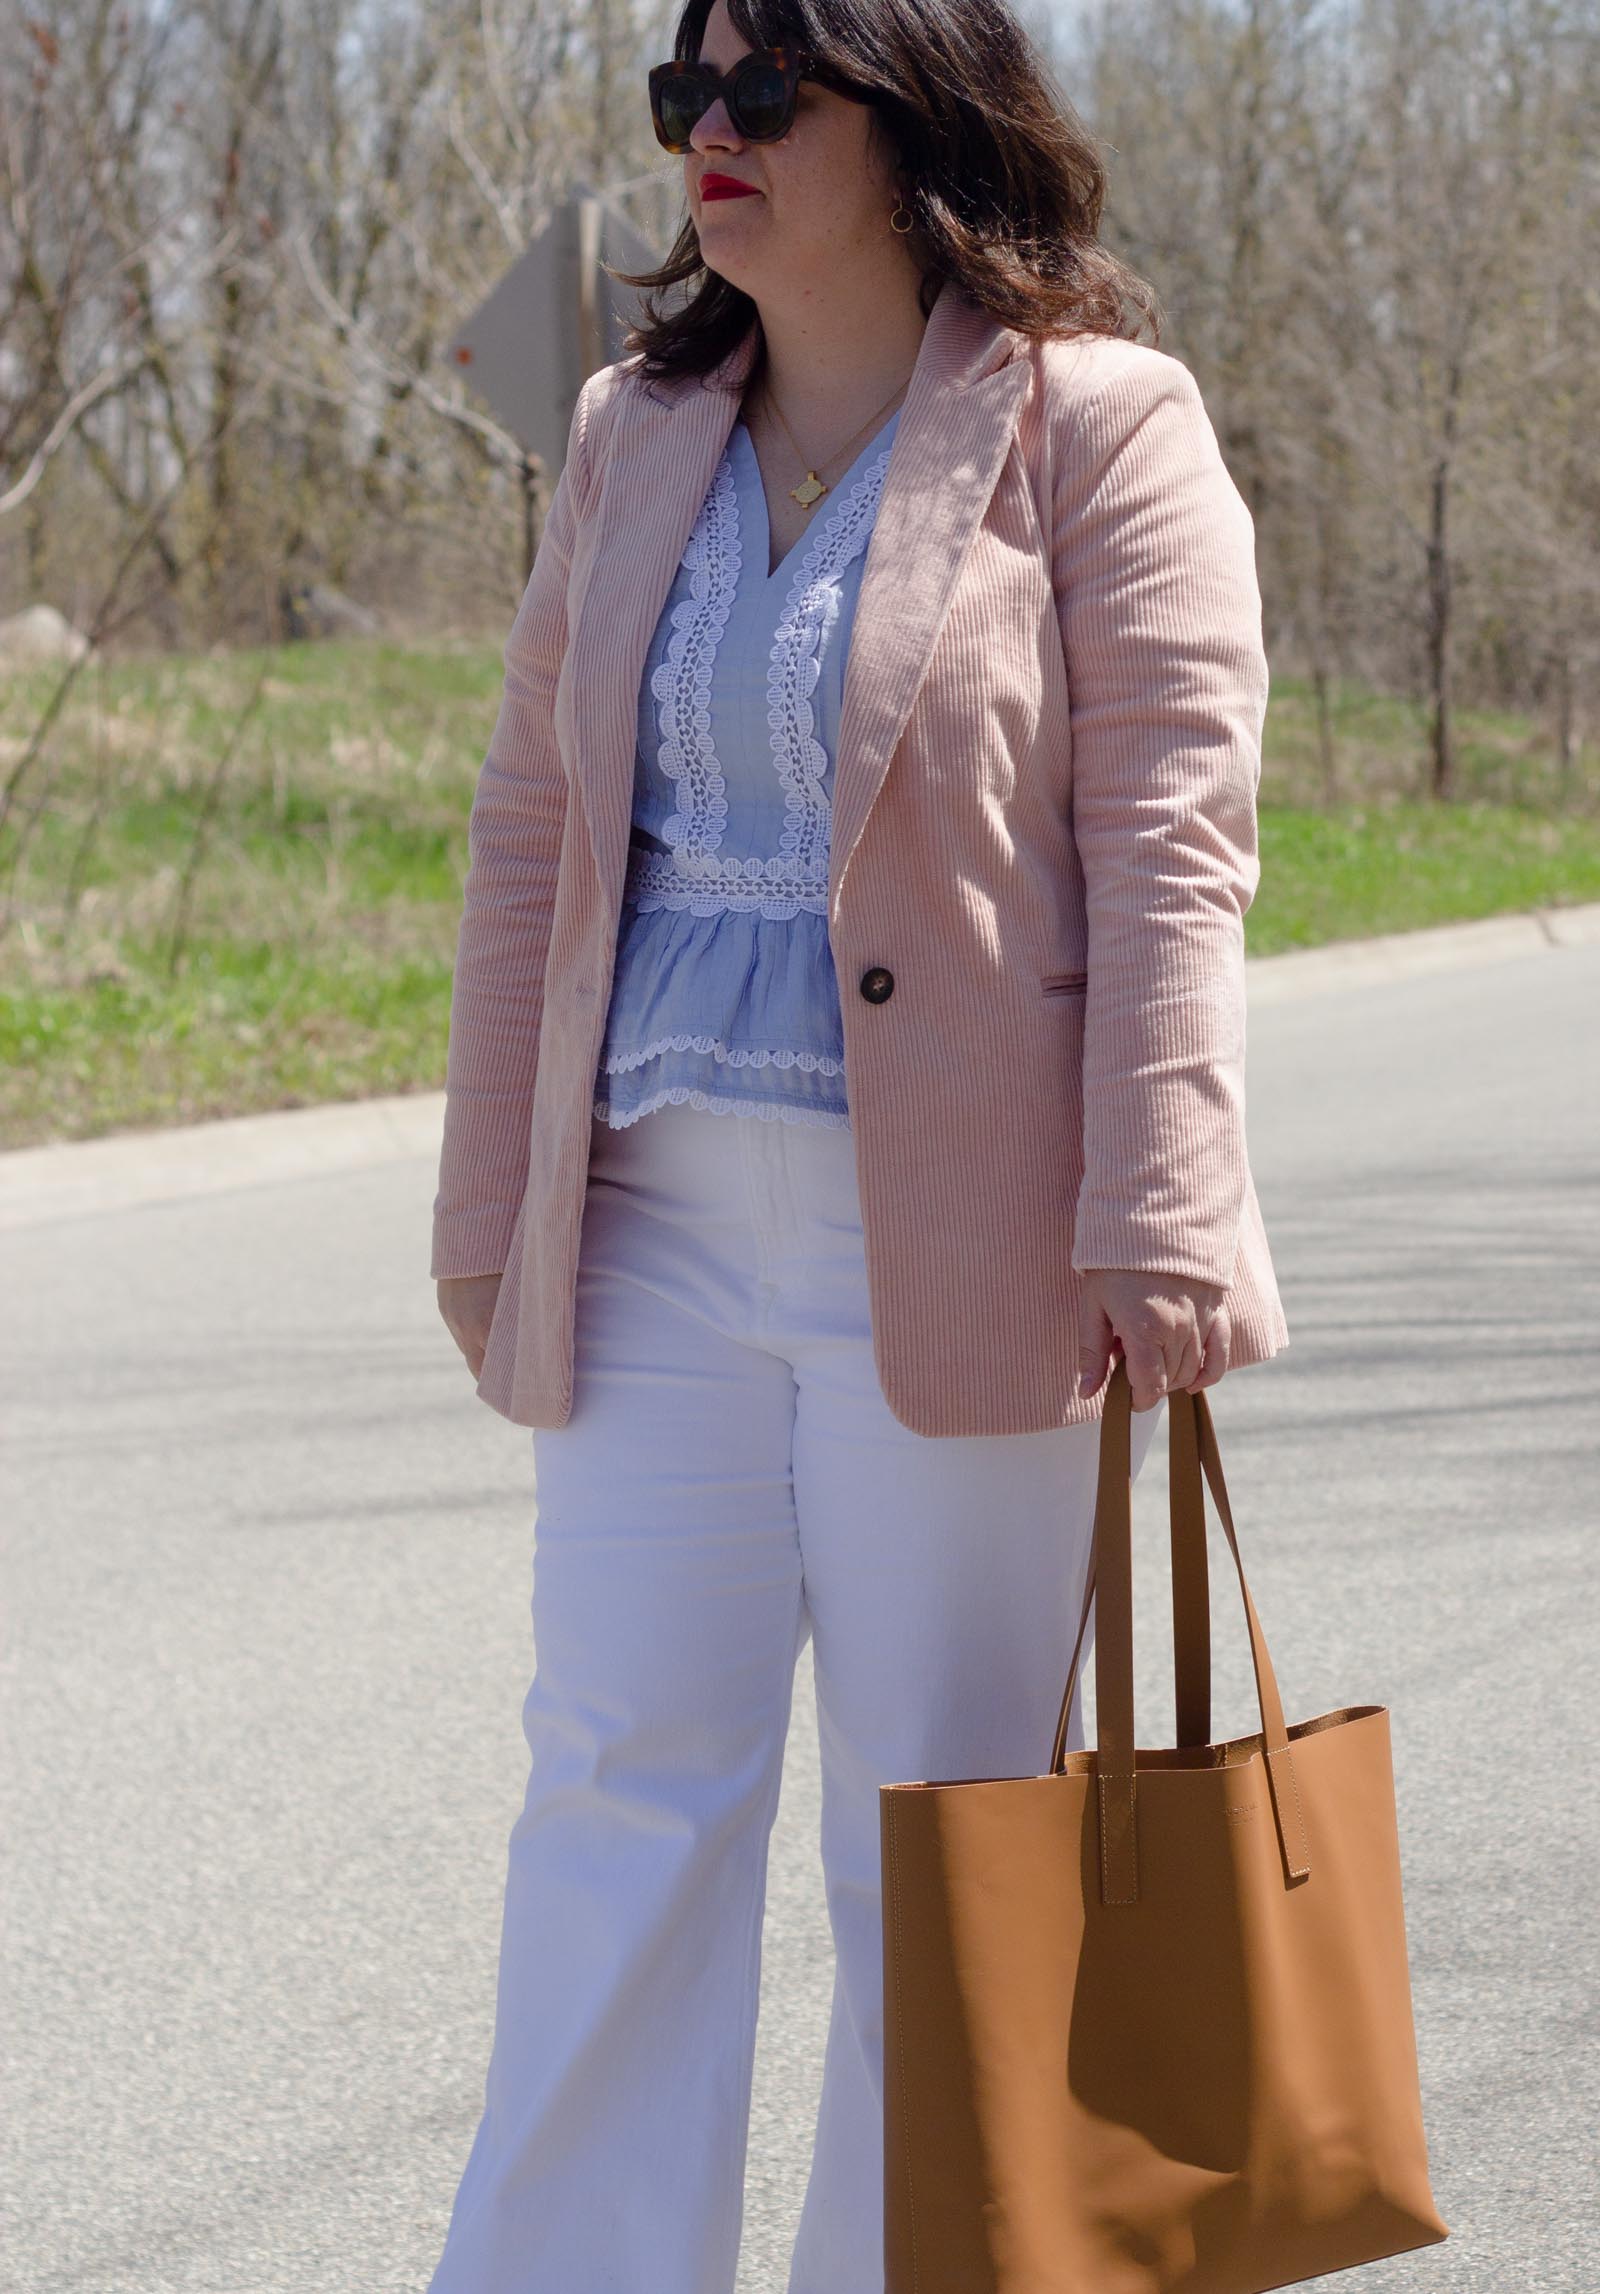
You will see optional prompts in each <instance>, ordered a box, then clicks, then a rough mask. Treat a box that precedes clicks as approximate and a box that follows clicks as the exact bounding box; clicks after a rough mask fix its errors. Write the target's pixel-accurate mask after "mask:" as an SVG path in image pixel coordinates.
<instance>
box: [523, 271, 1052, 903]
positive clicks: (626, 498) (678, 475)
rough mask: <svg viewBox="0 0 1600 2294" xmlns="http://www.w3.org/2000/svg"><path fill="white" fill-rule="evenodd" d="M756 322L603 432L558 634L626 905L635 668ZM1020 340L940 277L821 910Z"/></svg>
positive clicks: (863, 618)
mask: <svg viewBox="0 0 1600 2294" xmlns="http://www.w3.org/2000/svg"><path fill="white" fill-rule="evenodd" d="M758 343H759V330H758V324H757V322H755V321H752V323H751V325H750V327H749V328H748V329H747V330H746V332H745V334H744V335H743V336H741V338H740V340H739V341H738V342H737V343H736V344H735V345H734V346H733V348H732V350H730V351H729V352H728V353H727V354H726V355H725V356H724V358H723V359H722V360H721V361H719V363H718V364H717V365H716V366H715V367H714V368H712V369H711V370H710V371H709V372H708V373H706V374H704V375H700V376H692V375H691V376H688V377H680V378H677V379H675V380H673V381H670V382H654V383H641V384H640V385H639V389H638V395H637V396H636V397H635V399H634V405H633V412H632V415H631V419H629V420H627V421H625V422H624V421H619V422H617V423H616V424H615V426H614V427H613V429H612V432H611V436H610V440H609V442H608V446H607V450H606V454H605V459H604V465H603V470H604V480H603V485H602V489H601V498H600V501H599V503H598V505H597V507H596V512H595V515H596V517H597V519H598V521H599V529H598V533H597V536H596V542H595V550H594V556H593V559H592V561H591V564H592V569H593V570H592V572H591V575H590V579H589V582H588V584H587V586H586V589H585V592H584V595H583V599H582V602H581V604H580V606H579V608H578V611H577V614H576V617H575V621H574V625H573V627H572V629H571V631H570V632H569V637H568V645H569V650H570V652H571V656H572V690H573V693H574V695H575V696H576V697H578V705H577V709H576V711H575V725H574V732H575V737H576V740H577V743H578V757H577V765H578V774H577V777H578V781H579V786H580V790H581V793H582V798H583V804H584V809H585V813H586V815H587V818H588V824H589V832H590V839H591V842H592V844H593V847H594V855H595V862H596V866H597V868H598V871H599V875H600V881H601V884H602V886H603V887H604V888H605V889H606V892H607V895H608V897H609V899H610V900H611V902H612V904H613V907H614V908H615V907H616V906H619V905H620V902H621V895H622V883H623V875H624V871H625V868H626V865H627V848H628V836H629V829H630V825H631V820H632V812H633V759H634V751H635V746H636V741H637V724H638V705H639V702H638V696H639V680H640V677H641V676H642V674H643V670H644V663H645V658H646V655H647V654H648V652H649V647H650V639H651V636H652V634H653V632H654V630H655V627H656V623H657V621H658V620H659V618H660V615H661V609H662V607H663V605H664V604H665V603H666V599H667V594H668V592H669V591H670V589H671V587H672V583H673V579H674V577H675V575H676V573H677V569H678V565H679V562H680V560H681V558H682V555H683V549H684V545H685V543H686V542H687V540H688V538H689V534H690V531H691V529H692V527H693V525H694V521H695V518H696V516H697V515H698V513H699V509H700V505H701V503H702V501H703V500H704V498H705V493H706V489H707V487H708V486H709V485H710V483H711V479H712V477H713V475H714V474H715V471H716V467H717V464H718V461H719V460H720V458H721V455H722V451H723V448H724V446H725V445H726V444H727V440H728V435H729V433H730V431H731V430H732V428H733V425H734V421H735V419H736V417H737V415H738V411H739V400H740V394H741V392H742V391H743V389H744V386H745V383H746V381H747V380H748V377H749V373H750V369H751V366H752V365H753V363H754V359H755V355H756V350H757V347H758ZM1024 346H1025V338H1024V337H1023V336H1022V335H1021V334H1020V333H1018V332H1017V331H1016V330H1015V329H1013V328H1010V327H1007V326H1006V325H1004V324H1003V322H1001V321H1000V320H998V319H996V318H995V317H994V316H993V315H992V314H991V313H990V312H989V311H988V310H986V309H985V308H984V306H983V305H981V304H980V303H978V302H977V301H976V300H975V299H974V298H973V297H971V296H970V295H968V294H967V293H966V292H965V291H964V290H963V289H961V288H960V287H959V286H957V285H956V284H955V283H954V282H952V281H946V282H944V284H943V285H942V286H941V288H940V290H939V293H938V295H937V297H936V299H935V301H934V303H933V306H932V309H931V311H930V313H929V316H928V322H927V325H926V327H925V328H924V330H923V336H922V341H921V343H920V344H919V346H918V350H917V358H916V363H915V365H914V366H913V368H912V372H911V380H910V383H909V386H908V388H907V391H906V395H905V398H904V401H903V402H902V405H901V409H900V420H899V424H898V426H897V428H896V431H895V435H894V441H893V444H892V446H891V448H890V453H889V461H888V466H887V468H886V470H885V473H884V482H883V489H882V492H881V494H880V496H879V501H878V508H877V514H876V517H875V519H874V523H873V530H872V535H871V538H870V540H869V543H868V547H867V555H866V563H865V565H864V567H863V570H862V577H861V588H860V593H859V597H858V600H857V605H856V613H855V620H854V625H853V632H852V636H851V643H850V654H849V659H848V661H847V663H846V669H845V683H844V697H843V707H842V716H841V722H840V728H839V753H838V756H837V758H836V760H835V764H834V783H833V818H832V822H831V825H830V842H829V854H830V857H829V871H828V878H829V890H828V916H829V921H830V923H831V922H833V921H834V920H835V919H836V918H837V914H838V899H839V887H840V884H841V882H842V880H843V876H844V872H845V869H846V867H847V865H848V863H849V859H850V856H851V854H852V853H853V851H854V849H855V846H856V843H857V842H858V840H859V838H860V834H861V830H862V828H863V827H864V825H865V822H866V818H867V814H868V812H869V810H870V809H871V806H872V802H873V799H874V798H875V797H876V795H877V793H878V790H879V789H880V788H881V786H882V784H883V780H884V776H885V774H886V773H887V771H888V768H889V764H890V760H891V758H892V756H893V754H894V750H895V746H896V744H897V743H898V741H899V738H900V735H901V732H902V731H903V729H904V726H905V723H906V719H907V717H908V716H909V715H910V712H911V707H912V703H913V702H914V700H915V698H916V692H917V687H918V685H919V684H920V683H921V681H922V677H923V674H924V672H925V670H926V668H927V664H928V658H929V655H930V654H931V653H932V650H933V646H934V641H935V639H936V638H937V636H938V633H939V629H940V626H941V624H942V622H943V620H944V616H945V612H946V610H947V608H948V606H949V603H950V599H951V596H952V594H953V592H954V589H955V585H956V581H957V579H958V577H959V575H960V572H961V568H962V564H963V562H964V560H965V557H966V554H967V551H968V549H969V548H970V547H971V544H972V541H973V538H974V536H975V534H976V532H977V529H978V527H979V526H980V524H981V523H982V520H983V515H984V511H985V510H986V508H987V507H988V504H989V500H990V497H991V495H992V494H993V492H994V488H995V485H996V483H997V481H998V479H999V475H1000V471H1001V469H1002V467H1003V466H1004V463H1005V458H1006V455H1007V453H1008V451H1009V449H1010V445H1011V439H1012V436H1013V434H1014V431H1015V428H1016V423H1017V417H1018V414H1019V413H1020V411H1021V407H1022V402H1023V399H1024V397H1025V396H1026V394H1027V387H1028V380H1029V376H1030V373H1031V371H1032V369H1031V363H1030V361H1029V360H1028V359H1027V358H1026V357H1024V356H1021V355H1019V353H1020V352H1021V351H1022V349H1023V348H1024Z"/></svg>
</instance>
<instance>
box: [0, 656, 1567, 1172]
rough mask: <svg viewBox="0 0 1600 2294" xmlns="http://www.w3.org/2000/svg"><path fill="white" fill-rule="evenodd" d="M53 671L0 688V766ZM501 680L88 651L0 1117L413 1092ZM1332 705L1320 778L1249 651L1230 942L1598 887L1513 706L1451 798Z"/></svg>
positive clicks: (131, 1119) (15, 892)
mask: <svg viewBox="0 0 1600 2294" xmlns="http://www.w3.org/2000/svg"><path fill="white" fill-rule="evenodd" d="M263 671H264V672H265V680H264V683H262V684H261V687H260V691H259V695H258V696H257V698H256V701H255V705H254V707H253V708H252V707H251V706H250V703H251V697H252V694H253V692H254V691H255V688H256V686H257V681H258V679H259V678H260V677H261V676H262V673H263ZM53 682H54V679H53V676H43V675H34V676H30V677H27V678H24V679H20V680H14V681H13V682H12V683H11V684H10V685H9V686H7V687H6V688H5V689H4V695H3V703H0V709H3V714H0V778H5V777H9V775H10V773H11V772H12V770H13V769H14V767H15V765H16V762H17V760H18V758H19V757H20V755H21V753H22V747H23V743H24V741H25V738H26V736H27V735H28V733H29V732H30V731H31V729H32V726H33V723H34V721H35V716H36V714H37V712H38V711H39V710H40V709H41V708H42V706H43V703H44V700H45V698H46V696H47V694H48V692H49V691H50V689H51V686H52V684H53ZM499 685H500V657H499V649H498V647H497V646H494V645H489V646H481V647H474V648H471V649H445V648H437V649H424V648H420V647H408V648H401V647H397V646H393V645H323V646H301V647H291V648H285V649H283V650H281V651H278V652H275V653H273V654H271V655H270V656H268V657H265V658H264V657H263V656H261V655H259V654H251V653H241V654H233V655H229V656H226V657H210V656H206V657H200V658H196V659H191V660H179V659H170V658H162V659H159V660H153V661H151V660H146V661H134V662H129V663H124V664H116V665H112V666H110V667H107V668H103V669H97V670H95V671H94V672H92V673H91V674H90V675H89V676H88V677H86V678H84V679H83V680H82V681H81V682H80V683H79V684H78V686H77V687H76V688H75V690H74V693H73V695H72V698H71V700H70V701H69V704H68V706H67V708H66V710H65V712H64V713H63V715H62V716H61V718H60V719H59V720H58V721H57V723H56V724H55V726H54V728H53V729H52V732H51V735H50V739H49V743H48V745H47V748H46V750H45V752H44V754H43V756H42V758H41V759H40V760H39V762H38V763H37V764H36V765H35V766H34V767H33V768H32V770H31V772H30V773H29V774H28V775H27V777H26V778H25V779H24V781H23V782H22V784H21V788H20V791H19V794H18V797H17V800H16V803H15V806H14V809H13V813H12V818H11V821H10V824H9V826H8V827H7V829H6V830H5V832H4V834H3V835H0V899H3V901H4V928H3V930H0V1145H4V1146H22V1145H27V1144H31V1143H33V1142H36V1141H42V1140H47V1139H65V1138H87V1137H91V1136H93V1135H95V1134H98V1133H101V1132H105V1131H110V1130H120V1129H125V1128H138V1127H144V1126H152V1125H167V1124H173V1123H187V1122H196V1121H200V1120H203V1119H205V1118H208V1117H214V1116H221V1115H233V1114H243V1113H249V1112H253V1111H257V1110H261V1109H266V1108H275V1107H295V1106H308V1105H312V1104H315V1103H318V1102H321V1101H326V1100H335V1099H355V1098H362V1097H366V1096H369V1095H371V1094H374V1093H380V1092H398V1091H411V1090H418V1091H425V1090H433V1089H437V1088H438V1086H439V1085H440V1084H441V1083H442V1081H443V1077H444V1062H445V1044H446V1033H447V1024H448V1017H449V1007H450V973H451V967H452V964H453V962H454V956H455V938H456V929H457V925H458V922H459V918H460V899H461V882H460V880H461V872H462V870H463V868H464V867H465V863H466V815H467V808H468V804H469V802H470V798H471V791H472V783H473V779H474V776H475V775H476V772H477V768H478V764H479V762H480V760H481V757H482V754H483V749H484V745H485V744H486V742H487V740H488V736H489V732H490V730H491V728H492V725H493V722H494V712H495V707H496V703H497V699H498V694H499ZM1335 730H1336V748H1337V762H1338V774H1339V787H1338V797H1339V801H1337V802H1336V803H1334V804H1332V805H1331V806H1330V805H1328V804H1326V803H1325V802H1324V801H1323V792H1322V790H1321V787H1320V781H1319V767H1318V764H1317V744H1316V741H1315V737H1314V723H1313V716H1312V710H1311V704H1310V697H1309V695H1308V693H1307V692H1306V690H1305V689H1304V688H1303V687H1301V686H1299V685H1297V684H1296V683H1295V682H1294V681H1293V680H1290V679H1275V680H1274V687H1273V701H1272V708H1271V712H1270V715H1269V719H1268V727H1267V743H1266V756H1265V760H1264V767H1263V776H1262V789H1261V813H1260V822H1261V858H1262V876H1261V888H1260V890H1259V891H1258V893H1257V896H1256V899H1255V901H1254V902H1253V904H1252V906H1251V908H1250V911H1249V914H1248V916H1247V917H1246V920H1245V932H1246V945H1247V948H1248V949H1249V951H1250V952H1251V953H1252V954H1255V955H1264V954H1270V953H1272V952H1274V951H1276V950H1278V949H1283V948H1303V947H1311V946H1315V945H1317V944H1318V943H1320V942H1323V941H1327V940H1334V939H1350V938H1356V937H1360V936H1362V935H1365V934H1368V933H1373V932H1397V931H1406V930H1411V929H1415V928H1417V927H1419V926H1422V925H1428V924H1437V923H1443V922H1447V921H1450V920H1453V919H1456V918H1461V917H1472V916H1485V915H1490V914H1494V913H1498V912H1501V911H1504V910H1508V909H1518V908H1527V907H1530V906H1534V905H1551V904H1555V903H1559V902H1567V901H1583V900H1593V899H1600V759H1597V758H1596V757H1595V756H1594V755H1593V753H1590V754H1589V755H1587V756H1586V757H1584V758H1583V759H1582V760H1581V764H1582V770H1581V771H1580V773H1579V774H1578V775H1577V777H1576V786H1575V787H1574V788H1573V789H1572V790H1571V791H1569V792H1567V801H1566V804H1565V807H1564V809H1558V794H1559V792H1558V790H1557V787H1556V781H1555V774H1554V768H1553V764H1552V761H1551V758H1550V756H1549V753H1548V750H1547V747H1546V745H1545V744H1544V742H1543V741H1542V738H1541V736H1540V734H1539V731H1538V729H1537V728H1536V727H1533V726H1531V725H1529V724H1528V723H1526V722H1524V721H1523V720H1521V719H1515V718H1509V717H1505V716H1501V715H1495V714H1492V713H1489V712H1477V713H1467V712H1464V713H1463V715H1462V718H1461V721H1460V727H1459V737H1460V758H1461V783H1462V793H1461V801H1460V802H1458V803H1454V804H1450V805H1443V806H1441V805H1436V804H1433V803H1431V802H1427V801H1419V800H1418V797H1417V793H1416V792H1417V791H1418V790H1419V788H1420V787H1421V786H1422V785H1423V782H1424V779H1425V731H1424V727H1423V724H1422V721H1421V719H1420V716H1419V715H1418V713H1417V712H1416V711H1415V710H1414V709H1412V708H1410V707H1409V706H1408V705H1407V704H1406V703H1404V702H1402V701H1398V700H1394V699H1391V698H1388V697H1386V696H1382V695H1374V694H1371V693H1368V692H1365V691H1363V690H1360V689H1353V688H1352V689H1346V690H1344V691H1342V692H1341V693H1340V695H1339V696H1338V700H1337V703H1336V709H1335ZM230 743H233V744H234V748H233V753H232V756H231V761H230V762H229V763H228V765H227V768H226V771H225V772H224V774H223V776H222V778H221V780H220V783H219V784H218V786H217V788H216V790H215V804H214V810H213V811H211V813H210V815H209V818H208V817H207V808H208V802H209V797H208V792H209V791H210V790H211V784H212V780H213V776H214V775H215V773H216V771H217V767H218V762H219V760H220V759H223V758H224V757H226V756H227V755H228V752H229V745H230ZM202 824H204V844H203V850H202V857H201V861H200V865H199V867H198V870H197V871H196V872H195V874H194V881H193V885H192V888H191V890H190V892H189V894H188V896H187V903H186V905H185V901H184V896H183V893H182V886H183V882H184V878H185V873H186V871H188V870H189V868H190V866H191V862H192V860H193V856H194V852H195V845H196V836H197V831H200V830H201V828H202Z"/></svg>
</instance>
